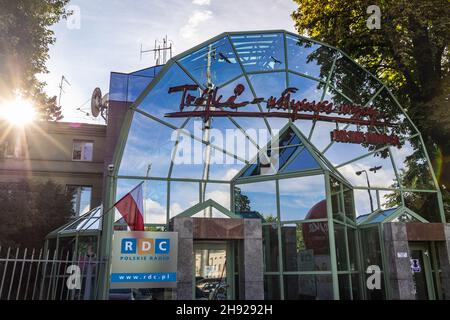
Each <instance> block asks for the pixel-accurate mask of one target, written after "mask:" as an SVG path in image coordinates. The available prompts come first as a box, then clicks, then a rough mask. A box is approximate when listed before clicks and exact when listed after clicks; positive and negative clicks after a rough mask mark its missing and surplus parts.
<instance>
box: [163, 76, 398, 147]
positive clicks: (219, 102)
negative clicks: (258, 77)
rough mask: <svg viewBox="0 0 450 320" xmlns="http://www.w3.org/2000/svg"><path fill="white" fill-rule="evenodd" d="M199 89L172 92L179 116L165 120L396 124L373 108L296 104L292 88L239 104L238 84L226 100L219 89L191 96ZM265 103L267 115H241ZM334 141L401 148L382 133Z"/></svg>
mask: <svg viewBox="0 0 450 320" xmlns="http://www.w3.org/2000/svg"><path fill="white" fill-rule="evenodd" d="M198 89H199V86H197V85H181V86H177V87H171V88H169V94H170V93H174V92H182V96H181V102H180V106H179V109H180V111H179V112H171V113H167V114H166V115H165V116H166V117H171V118H180V117H201V118H203V120H204V121H205V122H206V121H208V120H209V119H210V118H211V117H228V116H231V117H268V118H271V117H275V118H288V119H291V120H292V121H295V120H297V119H305V120H314V121H327V122H335V123H346V124H355V125H358V126H364V125H365V126H369V127H395V126H396V125H395V124H392V123H389V122H388V121H387V120H386V118H387V117H385V116H384V115H383V114H381V113H380V112H379V111H378V110H377V109H376V108H374V107H363V106H360V105H355V104H341V105H335V104H334V103H332V102H328V101H321V102H316V101H308V100H307V99H303V100H295V99H293V98H291V95H292V94H293V93H296V92H297V91H298V89H297V88H294V87H290V88H287V89H286V90H284V91H283V92H282V93H281V96H280V97H278V98H277V97H274V96H271V97H270V98H268V99H267V100H266V99H264V98H255V99H253V100H251V101H241V102H238V101H237V100H238V98H239V96H241V95H242V93H243V92H244V91H245V87H244V85H242V84H238V85H237V86H236V87H235V89H234V91H233V95H232V96H230V97H228V98H227V99H223V96H222V95H219V93H218V89H217V88H213V89H212V88H206V89H204V90H202V92H201V94H200V95H199V96H195V95H192V94H190V93H189V92H192V91H198ZM263 102H266V109H267V111H265V112H253V111H241V110H242V108H244V107H246V106H248V105H251V104H259V103H263ZM190 107H192V108H196V109H199V108H201V110H189V111H185V109H186V108H190ZM331 139H332V140H333V141H336V142H346V143H366V144H373V145H379V144H390V145H395V146H400V140H399V138H398V136H396V135H394V134H392V135H387V134H383V133H364V132H359V131H345V130H334V131H333V132H331Z"/></svg>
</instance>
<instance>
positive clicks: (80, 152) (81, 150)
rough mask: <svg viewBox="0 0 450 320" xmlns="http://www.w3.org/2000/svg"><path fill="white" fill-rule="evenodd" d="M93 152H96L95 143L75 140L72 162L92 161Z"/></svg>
mask: <svg viewBox="0 0 450 320" xmlns="http://www.w3.org/2000/svg"><path fill="white" fill-rule="evenodd" d="M93 150H94V142H92V141H79V140H74V141H73V153H72V160H74V161H92V154H93Z"/></svg>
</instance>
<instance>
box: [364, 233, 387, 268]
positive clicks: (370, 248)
mask: <svg viewBox="0 0 450 320" xmlns="http://www.w3.org/2000/svg"><path fill="white" fill-rule="evenodd" d="M360 235H361V250H362V253H363V257H364V258H363V265H362V269H363V270H367V267H368V266H371V265H376V266H379V267H380V269H381V270H382V269H383V267H382V262H381V248H380V237H379V234H378V226H376V227H373V228H361V229H360Z"/></svg>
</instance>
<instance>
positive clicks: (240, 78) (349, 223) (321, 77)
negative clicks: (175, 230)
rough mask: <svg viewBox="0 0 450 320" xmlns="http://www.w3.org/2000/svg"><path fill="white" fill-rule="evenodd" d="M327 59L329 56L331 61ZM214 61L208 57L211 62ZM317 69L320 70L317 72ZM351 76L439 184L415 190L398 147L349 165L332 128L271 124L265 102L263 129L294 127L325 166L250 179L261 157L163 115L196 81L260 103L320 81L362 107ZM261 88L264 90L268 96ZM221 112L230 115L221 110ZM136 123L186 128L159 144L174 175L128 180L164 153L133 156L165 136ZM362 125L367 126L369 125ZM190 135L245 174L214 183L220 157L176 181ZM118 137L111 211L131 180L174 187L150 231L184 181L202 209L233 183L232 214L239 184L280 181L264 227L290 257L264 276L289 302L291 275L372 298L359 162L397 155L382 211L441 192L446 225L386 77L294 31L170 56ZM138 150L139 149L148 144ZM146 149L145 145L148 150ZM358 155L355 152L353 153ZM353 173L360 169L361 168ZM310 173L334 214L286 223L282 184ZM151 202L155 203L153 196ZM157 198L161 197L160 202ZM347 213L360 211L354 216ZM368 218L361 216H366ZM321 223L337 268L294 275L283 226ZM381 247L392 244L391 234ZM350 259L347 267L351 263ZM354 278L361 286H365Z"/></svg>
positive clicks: (323, 93) (232, 39) (325, 95)
mask: <svg viewBox="0 0 450 320" xmlns="http://www.w3.org/2000/svg"><path fill="white" fill-rule="evenodd" d="M305 52H306V53H305ZM321 54H322V55H323V56H321ZM303 56H307V57H304V59H303V58H302V57H303ZM321 57H322V58H321ZM302 59H303V60H302ZM321 59H322V60H321ZM204 60H206V62H205V61H204ZM345 63H349V64H352V66H353V65H354V68H355V70H357V72H356V71H355V72H354V73H352V72H353V71H352V70H350V69H346V68H344V67H342V66H343V65H345ZM328 66H329V67H328ZM314 67H315V68H316V69H314ZM311 70H313V71H311ZM358 72H359V73H358ZM323 73H324V74H323ZM361 74H363V75H364V77H365V78H364V79H363V80H361V79H359V80H358V76H359V75H361ZM343 75H344V76H348V77H355V79H357V80H355V81H356V82H357V83H358V81H360V80H361V81H363V82H362V83H363V84H365V85H366V86H370V85H371V84H372V83H373V84H374V85H373V89H374V90H372V91H371V90H367V92H364V95H366V96H367V98H366V99H365V100H364V103H362V106H369V105H374V106H377V105H378V104H380V105H381V104H383V106H384V104H386V103H387V104H388V107H387V109H388V110H391V111H392V112H393V113H395V114H396V119H397V120H398V123H399V124H403V125H405V126H406V127H407V130H406V132H404V133H403V135H402V137H401V142H402V143H407V142H411V141H412V140H415V141H417V143H415V149H416V150H420V151H421V152H423V161H424V163H425V167H426V168H428V170H429V174H430V177H431V180H432V184H431V185H430V187H429V188H422V187H421V188H417V189H416V188H414V187H410V186H404V185H402V179H401V173H402V170H401V169H402V168H401V166H402V165H403V163H402V162H403V160H404V158H402V157H398V156H397V154H398V151H397V150H394V149H393V148H392V147H390V146H381V147H377V148H372V149H369V148H367V146H358V147H359V148H361V149H362V150H363V151H359V154H357V155H356V154H355V155H354V156H348V157H349V158H347V159H345V160H342V161H338V160H337V159H339V157H340V156H342V155H346V151H345V150H344V151H341V152H336V150H335V148H336V144H337V143H336V142H334V141H331V142H329V143H325V144H324V142H325V138H324V136H323V131H324V130H325V131H326V128H329V127H322V126H323V123H322V122H320V121H316V120H311V121H310V122H311V123H306V120H305V121H303V120H301V121H303V122H301V123H300V124H298V122H296V121H292V119H286V120H285V122H282V123H281V124H280V123H276V122H273V121H270V120H271V119H269V118H267V117H266V115H265V114H264V113H263V108H262V106H261V103H258V104H257V106H256V109H255V110H254V111H253V112H252V113H255V114H256V113H257V112H260V113H261V118H262V122H261V123H256V120H255V123H256V124H257V125H261V128H265V129H267V130H268V131H269V132H270V134H271V139H277V137H278V136H277V134H276V133H275V130H279V129H280V128H282V129H281V131H280V132H284V131H285V130H287V128H291V129H292V130H293V131H294V132H295V134H296V135H297V136H299V137H300V139H301V140H302V143H303V145H304V146H303V148H304V149H307V150H308V152H309V153H310V154H311V155H312V157H314V159H315V160H316V161H317V162H318V163H319V164H320V168H318V169H315V170H302V171H298V172H290V173H279V174H276V175H256V176H250V177H246V178H242V179H239V178H238V177H239V174H240V173H242V170H244V169H245V168H246V166H248V165H249V164H250V163H252V161H248V160H247V159H246V158H245V157H244V156H242V155H241V154H239V153H237V152H234V151H232V150H228V149H227V148H223V147H222V146H220V145H217V144H216V142H215V141H211V139H210V134H209V130H210V127H208V128H203V131H202V133H203V134H202V135H201V136H198V135H195V132H193V130H192V128H191V126H192V125H193V123H194V118H193V117H188V118H186V119H185V120H183V121H182V122H179V123H177V122H175V121H171V119H170V118H166V117H164V116H163V115H162V116H161V111H160V110H159V109H158V108H166V109H167V108H176V103H173V105H171V106H166V105H164V106H163V102H164V101H165V100H166V99H167V97H168V92H167V89H168V88H169V87H171V86H174V85H185V84H187V83H185V82H188V81H189V82H190V83H191V84H193V85H196V86H198V88H199V90H204V89H205V88H206V87H218V88H222V89H224V90H230V88H232V86H233V84H236V83H238V82H243V83H245V85H246V86H247V87H248V88H249V89H250V92H251V95H250V98H257V97H258V96H261V94H265V93H266V92H265V91H267V92H272V91H271V90H273V88H272V87H273V86H276V87H280V88H283V89H285V88H287V87H289V86H294V85H296V83H301V84H303V83H312V84H314V85H311V86H310V88H309V89H311V91H314V90H315V91H317V92H318V93H317V94H318V95H319V96H320V102H322V101H325V100H327V99H335V100H337V101H339V102H341V101H345V102H346V103H355V104H356V103H359V101H353V99H352V97H351V95H352V94H351V92H350V91H349V88H348V86H347V85H345V84H343V82H342V78H343ZM280 76H281V77H280ZM281 78H282V79H283V80H282V83H281V82H280V81H279V80H280V79H281ZM258 79H259V80H258ZM275 80H276V81H275ZM364 81H365V82H364ZM261 83H263V84H261ZM350 83H352V82H350ZM261 90H263V91H264V92H261ZM305 93H308V92H306V91H305V92H303V93H302V94H305ZM356 94H358V92H356ZM362 95H363V94H362ZM355 97H356V98H357V99H358V100H359V98H358V96H356V95H355ZM168 101H169V103H172V102H171V101H170V100H168ZM386 101H389V102H386ZM385 109H386V107H385ZM173 110H175V109H173ZM173 110H172V111H173ZM393 110H395V111H393ZM384 111H386V110H384ZM216 112H220V111H219V110H218V111H216ZM136 117H139V119H142V120H143V121H145V122H146V123H147V124H149V128H153V129H154V130H158V128H161V130H167V132H169V131H171V132H176V138H175V140H174V141H173V140H171V141H158V142H157V143H158V144H166V147H167V146H169V147H170V150H171V152H170V155H169V157H168V158H167V157H166V158H164V157H161V158H162V159H158V161H160V162H164V161H167V163H168V167H167V174H164V175H162V174H161V173H160V172H155V173H153V172H151V174H150V175H146V174H145V172H137V171H136V170H134V168H131V169H132V170H128V171H133V172H132V173H131V174H130V173H129V172H128V171H127V170H125V171H127V172H126V173H125V174H124V173H123V169H124V168H125V169H130V165H127V163H126V161H125V160H127V159H134V158H133V157H135V158H138V156H139V157H142V156H144V157H146V156H147V157H151V156H154V155H152V154H151V152H152V151H153V150H148V151H146V150H145V149H142V148H141V149H140V150H139V152H135V153H134V154H132V153H130V151H128V149H127V146H130V145H132V144H133V143H136V140H138V141H139V139H142V140H145V139H147V138H148V137H149V136H150V135H152V134H154V133H155V132H147V133H146V136H139V135H136V133H133V134H131V135H130V132H132V130H137V129H136V128H137V127H138V124H135V123H137V122H138V120H137V118H136ZM223 119H228V121H229V125H230V129H233V128H234V129H237V130H238V131H240V132H241V133H242V134H243V135H244V136H245V138H246V141H247V142H248V143H249V144H250V145H253V146H256V148H257V151H258V152H261V150H264V148H263V147H262V145H265V144H266V143H267V142H268V141H263V142H262V143H261V141H255V139H254V138H253V137H252V136H251V135H250V134H249V133H248V130H249V129H251V127H249V125H248V124H246V123H245V121H240V119H239V118H236V119H234V118H233V116H232V114H231V113H230V114H229V115H228V117H227V118H223ZM335 125H336V128H340V129H347V128H349V127H351V126H352V125H351V124H345V125H343V126H341V127H339V125H340V124H339V123H336V124H335ZM210 126H211V128H214V126H215V121H214V119H213V120H212V123H211V124H210ZM225 126H227V125H225ZM328 126H329V124H328ZM324 128H325V129H324ZM153 129H152V130H153ZM220 129H224V128H220ZM357 129H358V130H359V127H358V128H357ZM148 130H150V129H148ZM280 134H281V133H280ZM186 138H190V139H193V140H194V141H196V142H198V143H200V144H201V145H203V146H204V147H205V148H206V150H207V151H205V152H206V153H210V152H211V151H212V150H214V151H215V152H219V153H223V154H224V155H225V156H227V157H231V158H232V159H235V160H236V162H237V163H238V164H239V166H240V167H241V168H242V169H241V170H240V171H239V173H237V174H235V175H234V178H230V177H228V178H216V177H215V178H211V175H210V172H211V170H214V169H213V167H212V165H213V164H212V163H210V157H209V156H206V157H205V159H206V161H203V163H202V166H203V170H202V171H201V172H202V174H201V176H198V177H191V176H190V175H188V174H186V175H185V176H183V175H181V176H179V177H177V176H174V170H176V169H177V164H176V163H175V161H174V158H175V156H176V154H177V152H178V148H179V145H180V143H181V142H180V141H181V139H186ZM118 141H119V142H118V146H117V148H116V152H115V155H114V160H113V162H114V172H112V174H111V175H110V176H109V177H108V192H107V197H106V199H105V203H104V206H105V208H110V207H111V206H112V205H113V204H114V202H115V199H116V196H120V195H119V193H120V190H119V189H120V186H119V185H121V183H128V185H131V184H132V183H138V182H139V180H145V181H148V182H159V183H162V182H164V183H165V191H164V192H163V194H165V199H158V201H159V202H158V203H159V204H160V205H161V206H162V207H163V209H164V210H165V219H164V221H160V222H157V223H153V222H150V223H148V224H147V225H151V226H158V227H162V226H167V225H168V222H169V219H170V218H171V217H172V216H173V214H171V212H172V211H171V210H172V209H173V207H174V201H175V200H176V199H174V193H173V191H174V184H176V183H180V182H182V183H191V184H194V183H195V184H198V189H197V190H198V197H197V199H198V201H196V202H198V203H202V202H205V201H207V199H206V197H205V194H206V190H207V189H206V188H207V186H226V188H227V190H229V207H228V208H224V207H223V206H224V204H223V203H222V204H220V205H221V207H222V208H223V209H224V210H227V212H231V213H233V214H234V211H235V208H234V201H235V199H234V196H235V195H234V188H235V186H237V185H241V184H244V183H245V184H247V183H257V182H268V181H273V182H274V183H275V199H276V217H275V222H274V221H270V222H269V221H267V222H265V223H264V227H273V226H274V223H275V225H276V230H277V242H278V247H279V250H280V252H279V255H278V270H277V271H267V270H266V271H265V273H264V274H265V276H266V278H269V277H274V276H275V277H278V285H279V296H280V298H281V299H284V298H287V297H285V292H286V290H285V288H284V285H285V280H286V278H285V277H287V276H292V275H297V276H302V275H309V276H317V277H325V276H329V277H331V278H332V281H331V283H332V292H333V298H334V299H339V298H340V297H341V298H344V297H343V296H342V295H343V294H342V292H343V291H342V290H344V288H347V287H348V288H349V290H348V297H349V298H351V299H352V298H355V299H357V298H364V292H360V293H359V294H358V296H354V294H356V293H355V292H356V291H358V290H354V289H355V288H362V281H363V280H362V277H360V276H361V262H362V261H361V259H362V257H361V254H360V252H361V243H360V241H359V240H360V239H359V238H360V236H359V235H358V232H356V230H357V224H356V216H355V207H356V208H357V206H356V204H357V201H355V198H357V200H358V201H359V202H367V201H366V200H362V199H361V198H360V197H355V196H353V190H355V191H358V190H365V191H367V190H368V188H367V186H365V185H364V184H358V183H354V182H352V181H350V178H349V170H348V168H350V169H353V168H354V166H357V165H360V163H362V164H361V165H363V166H364V165H365V166H367V164H364V161H369V160H371V159H381V158H379V157H378V158H377V157H376V156H378V155H379V154H380V153H381V152H386V151H387V157H388V158H389V159H388V160H386V161H388V162H386V163H389V164H390V166H391V167H392V170H393V173H394V175H393V179H392V181H391V182H392V185H389V186H387V185H377V184H376V183H375V184H373V185H374V186H373V187H372V188H371V189H370V190H372V191H375V192H376V195H377V203H378V210H381V208H382V207H383V205H382V204H381V200H380V199H381V196H380V192H381V193H392V192H398V194H399V196H400V203H399V204H400V205H402V206H403V207H404V206H405V194H407V193H411V192H416V193H427V194H428V193H433V194H435V195H436V197H437V203H438V208H439V212H438V214H439V216H440V219H441V221H442V222H445V218H444V211H443V205H442V200H441V194H440V191H439V187H438V184H437V180H436V177H435V175H434V172H433V170H432V167H431V163H430V159H429V157H428V154H427V151H426V148H425V147H424V145H423V140H422V137H421V135H420V132H419V131H418V130H417V128H416V127H415V126H414V124H413V123H412V121H411V120H410V118H409V117H408V115H407V113H406V112H405V110H404V109H403V108H402V107H401V105H400V104H399V102H398V101H397V99H396V98H395V97H394V96H393V95H392V94H391V92H390V91H389V90H388V89H387V88H386V87H385V86H384V85H383V84H382V83H381V82H379V80H377V79H376V78H375V77H374V76H373V75H371V74H370V73H369V72H368V71H367V70H365V69H364V68H363V67H361V66H359V65H357V64H356V63H354V62H353V61H352V60H351V59H350V57H349V56H347V55H346V54H345V53H343V52H342V51H340V50H339V49H337V48H334V47H332V46H329V45H327V44H324V43H321V42H318V41H315V40H311V39H308V38H305V37H301V36H298V35H295V34H292V33H290V32H286V31H284V30H274V31H254V32H253V31H250V32H228V33H223V34H220V35H218V36H216V37H214V38H212V39H210V40H208V41H206V42H204V43H202V44H200V45H198V46H195V47H193V48H192V49H190V50H188V51H186V52H184V53H182V54H179V55H177V56H175V57H173V58H172V59H170V60H169V61H168V62H167V64H166V65H165V66H164V67H163V68H162V70H161V71H160V72H159V73H158V74H157V76H156V77H155V78H154V79H153V81H152V82H151V83H150V84H149V85H148V86H147V87H146V88H145V89H144V90H143V91H142V93H141V94H140V95H139V96H138V97H137V99H136V100H135V101H134V102H133V104H132V105H131V107H130V108H129V110H128V111H127V113H126V116H125V121H124V124H123V125H122V129H121V133H120V137H119V140H118ZM133 141H134V142H133ZM136 145H137V146H138V147H139V142H138V143H137V144H136ZM138 147H136V148H137V149H139V148H138ZM348 148H350V147H348ZM356 148H357V147H356V146H355V150H356ZM300 152H302V150H297V153H296V154H299V153H300ZM349 154H352V153H350V152H349ZM336 155H338V156H336ZM333 157H334V158H333ZM293 158H294V157H293ZM331 158H333V159H331ZM386 159H387V158H386ZM291 161H292V159H291ZM380 161H381V160H380ZM383 161H384V160H383ZM147 164H148V163H147ZM158 164H160V163H158ZM163 165H164V164H163ZM286 165H287V164H286ZM224 166H225V165H224ZM399 166H400V167H399ZM152 170H153V169H152ZM351 173H354V170H353V171H352V172H351ZM308 176H311V177H313V176H319V177H320V178H319V179H321V180H322V181H323V185H324V190H323V191H324V193H325V198H326V200H327V201H326V212H327V215H326V217H323V218H320V219H310V220H308V219H307V220H305V219H293V220H289V221H283V220H282V218H281V215H282V213H281V210H282V209H281V203H280V182H281V183H282V181H284V180H285V179H292V178H299V177H308ZM336 183H337V185H338V189H339V190H338V191H336V190H335V189H334V187H333V186H332V184H336ZM346 190H351V193H352V195H351V201H350V202H351V205H350V206H348V207H347V208H346V207H345V205H343V204H344V202H348V201H349V200H348V199H347V198H344V193H345V191H346ZM149 198H150V199H151V195H150V196H149ZM334 199H337V200H334ZM151 200H152V201H155V199H151ZM208 201H209V200H208ZM333 201H338V203H339V208H340V209H338V210H336V208H334V207H333V206H334V202H333ZM346 210H347V211H351V212H346ZM189 212H190V211H189ZM359 213H360V214H361V213H365V212H359ZM113 216H114V215H108V216H105V219H103V233H102V246H101V253H102V257H103V258H104V259H107V258H108V257H109V255H110V252H111V237H112V229H113V221H114V219H113ZM419 216H420V215H419ZM342 217H343V218H342ZM422 219H423V220H424V222H425V221H427V220H426V219H424V218H422ZM419 220H420V219H419ZM312 222H323V223H326V224H327V226H328V230H329V232H328V241H329V254H330V268H329V270H326V271H317V270H314V271H286V270H285V266H284V261H283V239H282V237H283V226H287V225H292V224H295V225H297V226H302V225H304V224H305V223H312ZM339 228H342V229H339ZM338 229H339V230H340V231H339V232H341V231H342V232H343V234H344V239H345V241H344V242H340V243H337V242H336V239H335V231H336V230H338ZM332 231H333V232H332ZM349 234H352V235H354V238H355V239H356V240H351V241H352V243H350V244H351V245H352V248H353V247H355V248H356V250H357V252H358V253H359V254H356V257H355V259H356V262H355V263H354V265H355V266H356V267H355V268H354V269H352V268H351V261H350V258H351V252H350V249H349V237H350V236H349ZM352 237H353V236H352ZM380 241H382V239H381V238H380ZM342 248H344V249H343V250H344V251H342V252H345V259H344V260H346V263H345V264H346V265H347V268H344V269H342V268H341V267H340V266H339V265H338V262H339V261H338V257H337V256H336V254H337V252H341V251H339V250H342ZM340 263H341V264H342V263H343V262H340ZM103 271H104V272H103V273H101V275H102V276H103V279H102V283H101V284H100V285H101V288H102V291H101V294H100V297H101V298H106V297H107V292H108V272H106V271H107V270H103ZM345 279H347V280H345ZM352 282H353V283H352ZM354 282H359V283H358V284H355V283H354ZM340 288H341V290H340ZM340 291H341V292H340Z"/></svg>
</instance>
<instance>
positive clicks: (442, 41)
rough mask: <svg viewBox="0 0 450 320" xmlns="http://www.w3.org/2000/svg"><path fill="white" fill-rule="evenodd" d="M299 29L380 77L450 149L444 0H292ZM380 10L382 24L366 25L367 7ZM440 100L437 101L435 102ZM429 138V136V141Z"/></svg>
mask: <svg viewBox="0 0 450 320" xmlns="http://www.w3.org/2000/svg"><path fill="white" fill-rule="evenodd" d="M294 1H295V2H296V3H297V4H298V5H299V8H298V10H297V11H295V12H294V13H293V15H292V17H293V19H294V21H295V26H296V29H297V30H298V32H299V33H300V34H307V35H309V36H311V37H312V38H316V39H318V40H321V41H324V42H326V43H329V44H332V45H334V46H336V47H338V48H340V49H342V50H343V51H344V52H346V53H348V54H349V55H350V56H351V57H352V58H353V59H355V60H356V61H357V62H358V63H360V64H361V65H363V66H364V67H365V68H367V69H368V70H369V71H370V72H372V73H373V74H374V75H376V76H377V77H378V78H380V79H381V80H382V81H383V82H384V83H385V84H386V85H387V86H388V87H389V88H390V89H391V90H392V91H393V92H394V94H395V95H396V96H397V97H399V98H400V100H401V104H402V106H404V107H405V108H407V109H408V111H409V114H410V115H411V116H412V118H413V121H414V122H415V123H416V125H418V127H419V129H420V130H421V132H422V133H423V134H424V135H425V138H427V142H434V143H435V144H436V145H438V146H439V147H441V148H448V149H450V131H449V130H442V128H450V114H449V113H448V112H445V111H444V110H448V107H449V100H448V81H449V76H450V51H449V47H448V45H449V42H450V5H449V2H448V0H420V1H418V0H416V1H410V0H399V1H378V2H377V3H373V1H369V0H360V1H345V0H340V1H339V0H338V1H336V0H322V1H309V0H294ZM372 4H376V5H378V6H379V7H380V9H381V29H372V30H371V29H369V28H368V27H367V25H366V22H367V19H368V17H369V15H368V14H367V13H366V9H367V7H368V6H369V5H372ZM438 101H439V102H441V103H438ZM428 138H429V139H431V140H428Z"/></svg>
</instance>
